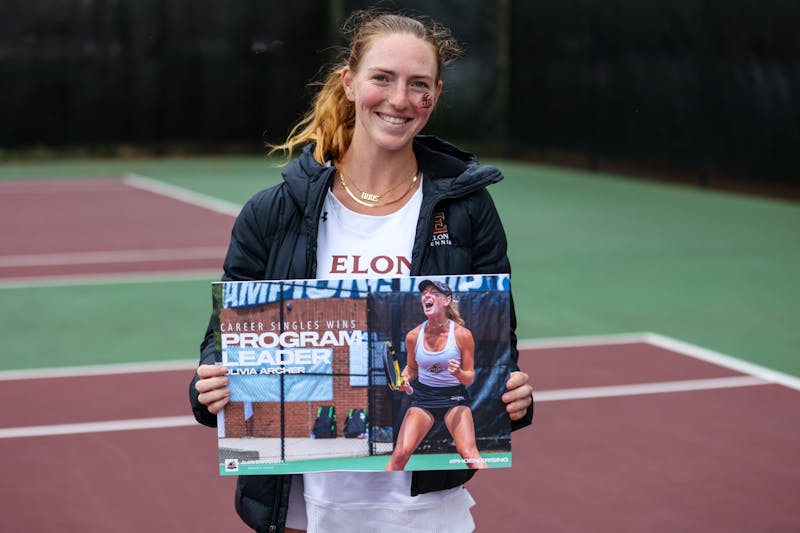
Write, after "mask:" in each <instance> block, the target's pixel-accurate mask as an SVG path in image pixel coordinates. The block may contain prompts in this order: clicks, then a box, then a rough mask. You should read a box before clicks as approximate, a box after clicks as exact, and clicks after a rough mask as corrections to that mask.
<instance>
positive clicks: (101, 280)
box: [0, 173, 800, 532]
mask: <svg viewBox="0 0 800 533" xmlns="http://www.w3.org/2000/svg"><path fill="white" fill-rule="evenodd" d="M120 175H121V174H120ZM108 176H109V177H103V176H96V177H94V176H93V177H92V178H91V179H78V180H75V179H64V178H59V179H57V180H44V179H39V180H34V181H31V180H29V179H26V180H7V181H5V182H2V183H1V184H0V220H2V223H3V227H4V228H13V231H9V232H6V233H7V235H6V237H4V239H3V244H2V246H1V247H0V260H2V261H0V277H2V280H0V283H1V284H2V288H0V291H2V293H3V295H4V301H5V303H4V304H3V308H2V311H3V322H4V324H5V326H4V328H3V330H4V331H5V332H6V335H5V336H4V337H6V338H7V341H6V350H7V351H5V355H4V358H3V369H4V371H3V372H2V374H0V378H2V383H3V387H1V388H0V391H2V392H0V394H2V398H3V400H4V402H3V403H4V404H5V405H6V406H10V407H7V409H6V410H5V414H4V416H3V418H2V429H0V454H1V456H2V457H3V459H2V461H3V468H4V471H5V473H6V482H5V483H4V484H3V488H2V489H0V498H2V501H3V507H4V509H5V511H6V512H4V513H2V516H1V517H0V529H2V530H4V531H5V530H8V531H18V530H23V531H51V530H52V531H56V530H57V531H66V532H72V531H75V532H77V531H123V532H124V531H134V530H141V529H144V528H147V529H150V530H157V531H158V530H194V531H245V530H246V528H245V527H244V526H243V525H241V524H240V523H239V521H238V518H236V516H235V514H234V511H233V505H232V495H233V480H232V479H230V478H221V477H219V476H218V475H217V450H216V445H217V441H216V433H215V432H214V431H212V430H209V429H208V428H203V427H200V426H198V425H196V424H195V423H194V421H193V418H192V417H191V416H190V415H189V409H188V400H187V396H186V389H187V386H188V382H189V379H190V377H191V374H192V367H193V364H194V362H193V359H194V358H195V352H194V351H191V350H192V349H193V347H194V346H196V345H197V344H198V343H199V340H200V339H199V337H200V332H201V331H202V327H203V323H204V317H205V316H207V313H208V309H209V308H210V306H209V305H208V304H209V303H210V294H209V293H210V291H209V290H208V287H207V285H206V284H207V283H208V281H210V280H211V279H214V277H215V276H218V272H219V269H220V267H221V258H222V256H223V254H224V249H225V245H226V243H227V237H228V233H229V230H230V225H231V222H232V213H233V212H235V210H236V204H237V199H229V201H221V200H217V199H216V198H215V197H213V196H210V195H209V196H203V195H199V194H197V193H192V192H188V191H186V190H185V189H181V188H178V187H175V186H174V184H173V185H165V184H163V183H160V182H157V181H153V180H149V179H144V178H142V177H141V176H139V177H132V176H127V178H124V177H114V176H113V174H111V173H110V174H108ZM132 178H135V179H132ZM567 186H569V183H567ZM250 190H251V191H252V190H256V187H252V188H251V189H250ZM230 200H233V201H230ZM501 212H502V209H501ZM517 216H521V215H516V214H513V213H512V214H511V215H510V216H509V218H510V219H511V220H512V223H514V221H515V217H517ZM527 216H529V217H530V214H529V213H528V214H527ZM543 216H545V217H546V216H549V214H548V213H544V215H543ZM795 216H796V215H795ZM789 220H790V221H791V222H792V223H794V222H795V221H796V220H797V219H796V218H791V219H789ZM507 223H508V222H507ZM513 246H514V242H513V235H512V248H513ZM512 259H513V258H512ZM520 263H521V264H523V265H525V266H524V267H523V269H521V271H522V272H523V283H521V284H520V285H522V288H523V290H522V291H521V292H520V294H525V296H527V294H526V293H525V283H524V282H527V283H531V280H530V279H528V278H525V277H524V272H527V266H528V265H527V264H526V261H525V258H524V257H522V258H521V261H520ZM515 264H516V263H515ZM539 266H540V267H541V266H542V265H539ZM519 274H520V271H517V273H516V275H517V276H519ZM531 276H532V274H531ZM789 290H794V289H789ZM516 301H517V307H518V308H521V307H522V308H524V307H525V304H524V302H525V301H526V299H525V298H520V297H516ZM528 313H529V312H528V311H526V312H525V315H526V316H527V314H528ZM520 314H523V313H522V312H520ZM526 316H523V317H522V318H521V325H522V328H529V326H528V325H527V324H529V323H530V322H527V321H529V320H530V319H529V318H526ZM630 323H632V324H636V321H635V320H630ZM585 329H587V330H591V329H592V328H591V327H589V328H585ZM590 332H592V331H590ZM522 335H523V336H524V335H525V333H524V329H523V333H522ZM788 338H789V339H790V343H791V338H792V337H791V336H789V337H788ZM188 346H191V347H192V348H191V349H187V348H186V347H188ZM521 347H522V348H523V349H522V350H521V357H520V364H521V366H522V367H523V368H524V369H526V370H528V371H529V372H530V373H531V374H532V377H533V382H534V385H535V388H536V391H537V392H536V398H537V402H538V403H537V412H536V420H535V423H534V426H533V427H532V428H529V429H527V430H523V431H520V432H516V433H515V434H514V435H513V442H512V449H513V457H514V459H513V460H514V467H513V468H512V469H510V470H507V471H506V470H497V471H491V472H484V473H479V475H478V476H476V479H475V480H474V481H473V482H471V483H470V485H469V487H470V489H471V491H472V492H473V494H474V495H475V497H476V499H477V500H478V502H479V505H478V506H477V508H476V511H475V516H476V521H477V523H478V531H497V530H499V529H502V530H512V529H514V528H521V529H522V530H533V531H600V532H605V531H609V532H610V531H642V530H647V531H676V530H680V531H742V532H744V531H796V530H798V529H800V513H797V512H796V510H795V505H794V503H795V501H796V498H797V494H798V493H800V468H798V466H799V465H798V459H799V457H798V453H797V450H798V444H800V423H798V422H800V409H798V407H800V405H799V404H800V396H798V390H800V381H798V379H797V378H796V377H794V376H792V375H790V374H788V373H784V372H778V371H773V370H770V369H768V368H766V367H765V366H762V365H761V364H759V363H758V362H753V361H744V360H742V359H736V358H731V357H728V356H725V355H722V354H720V353H718V352H716V351H712V350H710V349H707V348H704V347H701V346H698V345H697V344H690V343H686V342H682V340H677V339H675V338H671V337H668V336H664V335H658V334H653V333H642V334H629V335H598V336H593V337H572V338H560V339H549V340H548V339H538V340H534V341H527V342H523V343H522V346H521ZM135 354H138V355H139V356H138V357H137V356H135ZM500 487H503V490H499V489H500ZM498 524H502V527H501V528H498Z"/></svg>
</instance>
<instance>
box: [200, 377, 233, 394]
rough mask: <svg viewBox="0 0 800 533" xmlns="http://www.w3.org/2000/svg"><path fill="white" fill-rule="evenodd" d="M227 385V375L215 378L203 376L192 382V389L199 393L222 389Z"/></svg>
mask: <svg viewBox="0 0 800 533" xmlns="http://www.w3.org/2000/svg"><path fill="white" fill-rule="evenodd" d="M227 386H228V378H227V376H221V377H216V378H205V379H201V380H199V381H197V382H196V383H195V384H194V389H195V390H196V391H197V392H199V393H201V394H202V393H204V392H209V391H212V390H217V389H223V388H225V387H227Z"/></svg>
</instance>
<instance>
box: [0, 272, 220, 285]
mask: <svg viewBox="0 0 800 533" xmlns="http://www.w3.org/2000/svg"><path fill="white" fill-rule="evenodd" d="M221 275H222V269H220V270H206V269H198V270H179V271H176V272H165V271H163V270H159V271H155V272H116V273H114V274H74V275H69V276H37V277H35V278H24V277H23V278H2V279H0V289H38V288H41V287H73V286H83V285H125V284H130V283H167V282H169V283H171V282H175V281H202V280H213V281H219V278H220V276H221Z"/></svg>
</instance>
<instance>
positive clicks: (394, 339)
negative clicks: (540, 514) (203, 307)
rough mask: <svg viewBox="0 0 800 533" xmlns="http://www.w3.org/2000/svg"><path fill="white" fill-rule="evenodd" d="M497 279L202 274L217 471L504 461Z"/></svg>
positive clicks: (507, 458) (502, 338) (500, 288)
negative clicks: (223, 393)
mask: <svg viewBox="0 0 800 533" xmlns="http://www.w3.org/2000/svg"><path fill="white" fill-rule="evenodd" d="M509 283H510V280H509V276H508V275H507V274H497V275H468V276H428V277H416V278H381V279H346V280H291V281H290V280H285V281H248V282H218V283H214V284H213V285H212V296H213V302H214V320H215V330H214V332H215V344H216V348H217V361H218V364H221V365H224V366H225V367H226V368H227V371H228V372H227V375H228V378H229V387H230V391H231V396H230V398H231V401H230V403H229V404H228V405H227V406H226V408H225V409H224V410H223V411H222V412H221V413H220V414H219V415H218V440H219V468H220V473H221V474H222V475H247V474H285V473H301V472H315V471H325V470H363V471H379V470H401V469H404V470H446V469H460V468H498V467H503V468H505V467H510V466H511V431H510V421H509V419H508V416H507V415H506V412H505V406H504V404H503V403H502V400H501V396H502V394H503V392H505V390H506V389H505V383H506V381H507V380H508V376H509V373H510V362H511V345H510V333H511V331H510V295H509V294H510V293H509Z"/></svg>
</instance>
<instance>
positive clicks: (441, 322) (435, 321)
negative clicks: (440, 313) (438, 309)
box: [428, 317, 450, 331]
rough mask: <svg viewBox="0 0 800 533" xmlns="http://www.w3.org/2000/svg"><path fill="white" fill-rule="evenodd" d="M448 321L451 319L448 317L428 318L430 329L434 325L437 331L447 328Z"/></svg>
mask: <svg viewBox="0 0 800 533" xmlns="http://www.w3.org/2000/svg"><path fill="white" fill-rule="evenodd" d="M448 322H450V319H449V318H447V317H438V318H433V317H431V318H429V319H428V329H430V327H431V326H433V329H434V330H435V331H439V330H443V329H445V326H447V324H448Z"/></svg>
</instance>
